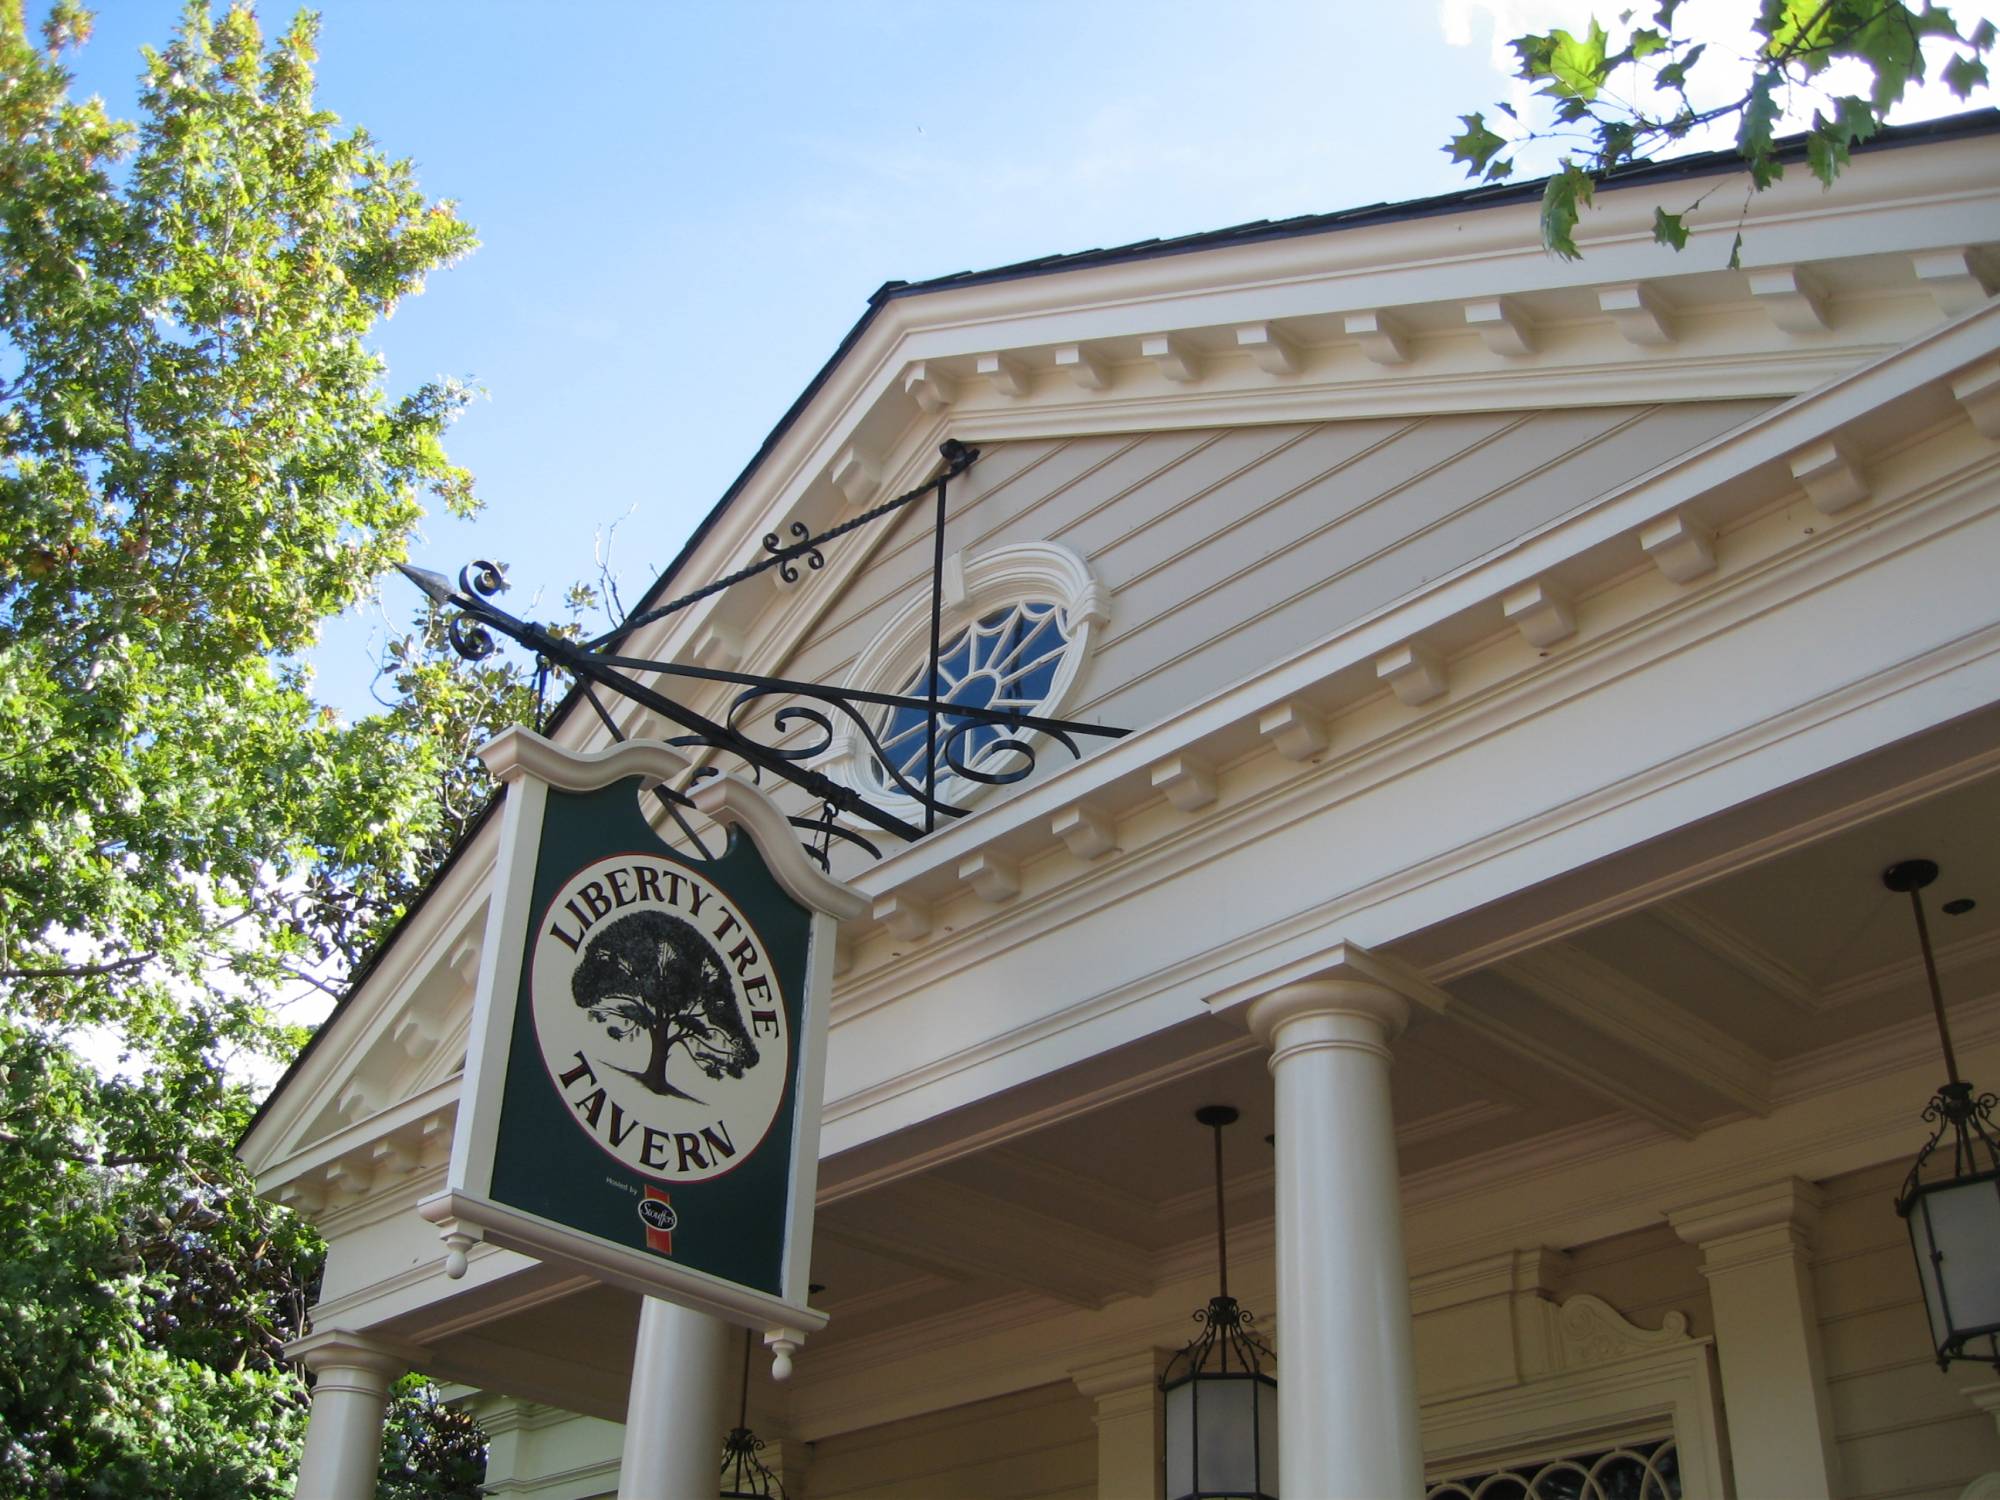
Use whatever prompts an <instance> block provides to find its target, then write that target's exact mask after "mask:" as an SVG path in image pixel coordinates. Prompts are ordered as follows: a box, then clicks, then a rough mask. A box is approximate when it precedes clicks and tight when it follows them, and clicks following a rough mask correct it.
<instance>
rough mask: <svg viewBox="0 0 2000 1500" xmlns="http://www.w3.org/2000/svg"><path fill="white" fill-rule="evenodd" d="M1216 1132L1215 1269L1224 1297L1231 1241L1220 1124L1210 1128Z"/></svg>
mask: <svg viewBox="0 0 2000 1500" xmlns="http://www.w3.org/2000/svg"><path fill="white" fill-rule="evenodd" d="M1210 1128H1211V1129H1213V1130H1214V1131H1215V1269H1216V1280H1217V1281H1218V1282H1220V1283H1221V1286H1222V1295H1223V1296H1225V1297H1227V1296H1228V1295H1229V1239H1228V1236H1227V1235H1225V1234H1224V1233H1223V1227H1222V1126H1221V1124H1220V1123H1219V1122H1218V1123H1217V1124H1215V1125H1213V1126H1211V1127H1210Z"/></svg>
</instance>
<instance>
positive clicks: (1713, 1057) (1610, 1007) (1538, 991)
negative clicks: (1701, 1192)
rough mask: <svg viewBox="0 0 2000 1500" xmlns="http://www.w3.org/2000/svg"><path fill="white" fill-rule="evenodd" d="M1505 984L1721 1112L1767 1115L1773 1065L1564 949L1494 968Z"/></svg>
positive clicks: (1579, 952) (1551, 948)
mask: <svg viewBox="0 0 2000 1500" xmlns="http://www.w3.org/2000/svg"><path fill="white" fill-rule="evenodd" d="M1496 972H1497V973H1498V974H1499V975H1500V977H1501V978H1502V979H1504V980H1506V981H1507V982H1508V983H1509V984H1512V985H1514V986H1515V987H1516V988H1518V989H1522V990H1525V991H1526V992H1527V993H1529V994H1530V995H1533V996H1534V997H1535V998H1536V999H1537V1000H1540V1001H1541V1002H1542V1003H1544V1004H1545V1005H1548V1006H1550V1007H1551V1008H1553V1009H1555V1010H1557V1011H1560V1012H1561V1013H1562V1014H1563V1015H1565V1016H1568V1017H1569V1018H1570V1019H1571V1020H1573V1021H1578V1022H1581V1023H1582V1024H1583V1025H1585V1026H1587V1027H1589V1028H1590V1029H1591V1030H1592V1031H1595V1032H1596V1033H1598V1034H1599V1035H1600V1036H1603V1037H1605V1038H1607V1039H1609V1040H1610V1041H1612V1042H1615V1043H1616V1044H1618V1045H1619V1046H1620V1047H1623V1048H1626V1049H1628V1050H1629V1051H1631V1052H1634V1053H1636V1054H1638V1055H1639V1056H1640V1057H1642V1058H1643V1059H1644V1060H1645V1062H1646V1063H1647V1064H1648V1065H1649V1066H1651V1067H1654V1068H1657V1069H1660V1070H1661V1071H1664V1072H1667V1073H1671V1074H1673V1075H1674V1076H1675V1077H1677V1078H1679V1079H1680V1080H1682V1081H1683V1082H1684V1083H1688V1084H1692V1085H1693V1086H1694V1087H1696V1088H1698V1089H1700V1090H1702V1091H1703V1092H1705V1093H1709V1094H1713V1095H1714V1096H1715V1097H1716V1098H1717V1099H1718V1100H1720V1101H1722V1102H1723V1103H1724V1104H1725V1105H1730V1106H1734V1107H1735V1108H1737V1109H1744V1110H1748V1111H1749V1112H1750V1113H1752V1114H1755V1115H1766V1114H1769V1113H1770V1111H1771V1064H1770V1061H1769V1060H1768V1059H1767V1058H1765V1057H1763V1056H1762V1055H1761V1054H1760V1053H1758V1052H1756V1051H1755V1050H1754V1049H1752V1048H1750V1047H1748V1046H1746V1045H1745V1044H1744V1043H1742V1042H1740V1041H1738V1040H1737V1039H1736V1038H1735V1037H1733V1036H1730V1035H1729V1034H1728V1033H1727V1032H1725V1031H1723V1030H1722V1029H1721V1028H1720V1027H1717V1026H1712V1025H1710V1024H1709V1023H1708V1022H1707V1021H1704V1020H1702V1019H1701V1018H1700V1017H1699V1016H1696V1015H1693V1014H1691V1013H1690V1012H1689V1011H1687V1010H1686V1009H1685V1008H1684V1007H1682V1006H1680V1005H1678V1004H1676V1003H1675V1002H1674V1001H1672V1000H1669V999H1668V998H1667V997H1666V996H1665V995H1662V994H1660V993H1658V992H1657V991H1655V990H1652V989H1649V988H1647V987H1646V986H1645V985H1642V984H1640V983H1639V982H1638V981H1637V980H1635V979H1633V978H1631V977H1630V976H1629V975H1627V974H1625V973H1623V972H1622V971H1620V970H1618V969H1615V968H1613V967H1612V966H1611V965H1610V964H1607V963H1604V962H1602V961H1601V960H1599V959H1596V958H1593V957H1592V956H1591V955H1590V954H1588V953H1586V952H1585V951H1584V950H1583V949H1581V948H1578V947H1575V946H1573V945H1572V944H1569V943H1550V944H1548V945H1546V946H1545V947H1541V948H1536V949H1534V950H1533V951H1532V952H1528V953H1523V954H1520V955H1518V956H1516V957H1514V958H1510V959H1508V960H1507V961H1506V962H1505V963H1502V964H1500V965H1499V966H1498V968H1497V970H1496Z"/></svg>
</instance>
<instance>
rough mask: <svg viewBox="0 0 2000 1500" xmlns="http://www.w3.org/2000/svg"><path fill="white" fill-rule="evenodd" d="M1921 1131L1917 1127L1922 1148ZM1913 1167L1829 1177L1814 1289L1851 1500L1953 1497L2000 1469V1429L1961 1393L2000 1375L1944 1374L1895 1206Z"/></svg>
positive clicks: (1978, 1370)
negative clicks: (1904, 1176)
mask: <svg viewBox="0 0 2000 1500" xmlns="http://www.w3.org/2000/svg"><path fill="white" fill-rule="evenodd" d="M1921 1143H1922V1142H1921V1134H1920V1132H1918V1131H1917V1129H1916V1128H1915V1125H1914V1122H1913V1125H1912V1134H1911V1148H1912V1150H1911V1154H1912V1155H1914V1154H1915V1147H1916V1146H1918V1145H1920V1144H1921ZM1903 1171H1904V1167H1903V1165H1902V1164H1892V1165H1889V1166H1886V1167H1879V1168H1875V1169H1873V1170H1870V1171H1867V1172H1857V1173H1854V1174H1853V1175H1851V1176H1847V1177H1839V1178H1835V1179H1833V1180H1832V1181H1830V1182H1826V1183H1824V1184H1822V1188H1823V1190H1824V1191H1825V1194H1826V1203H1825V1207H1824V1209H1823V1210H1822V1213H1821V1218H1820V1228H1819V1237H1818V1245H1817V1250H1816V1253H1815V1255H1814V1258H1813V1259H1814V1266H1813V1292H1814V1297H1815V1299H1816V1300H1817V1302H1818V1305H1819V1320H1820V1335H1821V1338H1822V1340H1823V1341H1824V1344H1825V1349H1826V1373H1827V1385H1828V1390H1829V1393H1830V1394H1831V1396H1832V1398H1833V1419H1834V1430H1835V1432H1836V1433H1837V1434H1838V1436H1839V1439H1840V1462H1841V1470H1842V1474H1843V1477H1844V1479H1845V1482H1846V1489H1845V1492H1844V1493H1845V1494H1846V1495H1847V1496H1848V1497H1849V1500H1887V1497H1889V1496H1897V1497H1912V1500H1915V1497H1923V1500H1933V1497H1934V1500H1949V1497H1955V1496H1957V1495H1958V1494H1960V1493H1961V1492H1962V1491H1963V1490H1964V1489H1965V1487H1966V1485H1967V1484H1969V1483H1970V1482H1971V1481H1972V1480H1973V1479H1974V1478H1976V1477H1977V1476H1979V1475H1981V1474H1984V1473H1988V1472H1992V1471H1995V1470H2000V1432H1996V1431H1995V1428H1994V1424H1993V1419H1992V1418H1991V1417H1989V1416H1986V1415H1985V1414H1983V1413H1982V1412H1980V1411H1978V1410H1977V1409H1976V1408H1975V1407H1974V1406H1973V1405H1972V1403H1971V1402H1970V1401H1968V1400H1966V1399H1965V1397H1964V1396H1963V1395H1962V1394H1960V1387H1961V1386H1967V1385H1976V1384H1979V1383H1980V1382H1981V1381H1991V1380H1992V1379H1993V1372H1992V1371H1991V1370H1989V1369H1985V1368H1983V1367H1981V1366H1977V1365H1970V1366H1968V1365H1954V1366H1953V1367H1952V1369H1951V1370H1950V1371H1949V1372H1940V1371H1939V1369H1938V1367H1937V1362H1936V1360H1935V1359H1934V1358H1932V1355H1931V1350H1930V1347H1929V1344H1928V1341H1927V1336H1926V1325H1925V1322H1924V1309H1923V1303H1922V1300H1921V1297H1920V1295H1919V1293H1918V1290H1917V1272H1916V1265H1915V1262H1914V1261H1913V1260H1912V1258H1911V1255H1910V1242H1909V1237H1908V1235H1906V1234H1905V1233H1904V1230H1903V1221H1902V1220H1901V1219H1899V1218H1897V1217H1896V1213H1895V1209H1894V1207H1893V1206H1892V1205H1893V1204H1894V1201H1895V1197H1896V1191H1897V1189H1898V1187H1899V1186H1900V1185H1901V1183H1902V1174H1903Z"/></svg>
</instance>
